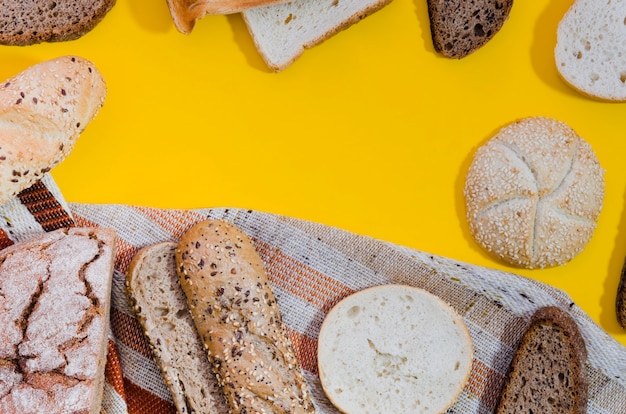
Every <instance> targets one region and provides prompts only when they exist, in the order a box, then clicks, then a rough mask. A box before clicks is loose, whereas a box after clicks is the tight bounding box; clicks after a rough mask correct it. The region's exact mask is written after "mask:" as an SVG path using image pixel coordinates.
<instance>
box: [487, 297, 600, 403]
mask: <svg viewBox="0 0 626 414" xmlns="http://www.w3.org/2000/svg"><path fill="white" fill-rule="evenodd" d="M586 359H587V349H586V347H585V341H584V340H583V337H582V336H581V334H580V332H579V330H578V326H577V325H576V322H575V321H574V320H573V319H572V317H571V316H570V315H569V314H568V313H567V312H565V311H564V310H562V309H560V308H558V307H554V306H548V307H544V308H540V309H539V310H537V311H536V312H535V314H534V315H533V317H532V319H531V322H530V324H529V326H528V328H527V329H526V332H525V333H524V335H523V337H522V339H521V341H520V344H519V345H518V349H517V351H516V353H515V355H514V357H513V361H512V362H511V365H510V367H509V371H508V373H507V376H506V379H505V384H504V388H503V390H502V393H501V395H500V400H499V402H498V407H497V409H496V414H517V413H519V414H527V413H567V414H584V413H586V412H587V411H586V409H587V397H588V395H587V394H588V385H587V383H588V379H587V372H586V368H585V361H586Z"/></svg>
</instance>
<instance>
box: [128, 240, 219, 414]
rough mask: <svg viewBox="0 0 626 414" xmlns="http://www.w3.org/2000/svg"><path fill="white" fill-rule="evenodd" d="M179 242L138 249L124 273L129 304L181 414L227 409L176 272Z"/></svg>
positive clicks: (213, 413)
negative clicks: (176, 255) (176, 254)
mask: <svg viewBox="0 0 626 414" xmlns="http://www.w3.org/2000/svg"><path fill="white" fill-rule="evenodd" d="M176 246H177V244H176V243H174V242H164V243H158V244H155V245H152V246H147V247H144V248H142V249H141V250H139V252H137V253H136V254H135V256H134V257H133V259H132V261H131V263H130V266H129V268H128V272H127V275H126V282H125V286H126V292H127V294H128V297H129V300H130V303H131V307H132V309H133V310H134V311H135V313H136V315H137V319H138V320H139V323H140V324H141V326H142V327H143V329H144V332H145V334H146V337H147V338H148V340H149V343H150V347H151V349H152V353H153V354H154V357H155V360H156V362H157V364H158V366H159V368H160V369H161V372H162V375H163V378H164V379H165V383H166V385H167V386H168V388H169V390H170V393H171V394H172V399H173V400H174V405H175V406H176V410H177V412H178V413H179V414H192V413H196V414H224V413H227V412H228V408H227V405H226V400H225V399H224V395H223V394H222V391H221V390H220V387H219V386H218V384H217V379H216V378H215V374H213V370H212V368H211V364H210V363H209V360H208V358H207V356H206V354H205V352H204V348H203V346H202V341H201V340H200V336H199V335H198V332H197V331H196V328H195V326H194V324H193V320H192V319H191V315H190V314H189V308H188V306H187V299H186V298H185V293H184V292H183V290H182V288H181V287H180V284H179V283H178V275H177V273H176V258H175V251H176Z"/></svg>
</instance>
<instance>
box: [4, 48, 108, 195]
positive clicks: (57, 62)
mask: <svg viewBox="0 0 626 414" xmlns="http://www.w3.org/2000/svg"><path fill="white" fill-rule="evenodd" d="M105 96H106V85H105V83H104V79H103V77H102V75H101V74H100V72H99V71H98V70H97V68H96V67H95V65H94V64H93V63H92V62H90V61H88V60H86V59H83V58H80V57H78V56H63V57H59V58H55V59H51V60H47V61H44V62H42V63H38V64H36V65H33V66H31V67H29V68H27V69H25V70H24V71H22V72H20V73H19V74H17V75H16V76H14V77H12V78H10V79H7V80H5V81H3V82H1V83H0V204H4V203H6V202H7V201H9V200H10V199H11V198H12V197H14V196H15V195H16V194H17V193H19V192H20V191H21V190H23V189H25V188H27V187H29V186H31V185H32V184H33V183H35V182H36V181H37V180H39V179H40V178H41V177H42V176H43V175H44V174H46V173H47V172H48V171H50V170H51V169H52V168H54V167H55V166H56V165H58V164H59V163H60V162H61V161H63V160H64V159H65V157H67V156H68V155H69V153H70V151H71V150H72V149H73V148H74V143H75V142H76V140H77V139H78V137H79V136H80V134H81V133H82V132H83V130H84V129H85V127H86V126H87V124H89V122H90V121H91V120H92V119H93V118H94V117H95V116H96V114H97V113H98V111H99V110H100V108H101V107H102V105H103V103H104V98H105Z"/></svg>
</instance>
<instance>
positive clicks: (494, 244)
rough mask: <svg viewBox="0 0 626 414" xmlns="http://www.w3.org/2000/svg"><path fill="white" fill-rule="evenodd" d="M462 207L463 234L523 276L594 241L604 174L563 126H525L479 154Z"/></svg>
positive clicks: (504, 133) (536, 121) (542, 122)
mask: <svg viewBox="0 0 626 414" xmlns="http://www.w3.org/2000/svg"><path fill="white" fill-rule="evenodd" d="M465 200H466V206H467V219H468V223H469V227H470V231H471V233H472V235H473V236H474V238H475V239H476V241H477V242H478V243H479V244H480V245H481V246H482V247H484V248H485V249H486V250H488V251H489V252H491V253H493V254H494V255H495V256H497V257H499V258H500V259H502V260H504V261H506V262H508V263H510V264H512V265H515V266H519V267H525V268H529V269H534V268H545V267H551V266H557V265H562V264H565V263H567V262H568V261H569V260H571V259H572V258H574V257H575V256H576V255H577V254H578V253H580V252H581V251H582V249H583V248H584V247H585V245H586V244H587V243H588V241H589V239H591V236H592V235H593V232H594V230H595V228H596V221H597V220H598V216H599V215H600V211H601V209H602V203H603V200H604V170H603V169H602V167H601V166H600V163H599V161H598V159H597V158H596V155H595V153H594V152H593V149H592V148H591V146H590V145H589V144H588V143H587V142H585V141H584V140H583V139H582V138H580V137H579V136H578V135H577V134H576V133H575V132H574V131H573V130H572V129H571V128H570V127H569V126H567V125H566V124H564V123H563V122H560V121H556V120H554V119H549V118H542V117H534V118H526V119H523V120H521V121H518V122H515V123H513V124H511V125H509V126H507V127H505V128H503V129H502V130H501V131H499V132H498V134H497V135H496V136H495V137H493V138H492V139H491V140H489V141H488V142H487V143H486V144H485V145H483V146H482V147H480V148H478V150H477V151H476V154H475V156H474V160H473V161H472V164H471V166H470V168H469V171H468V173H467V177H466V182H465Z"/></svg>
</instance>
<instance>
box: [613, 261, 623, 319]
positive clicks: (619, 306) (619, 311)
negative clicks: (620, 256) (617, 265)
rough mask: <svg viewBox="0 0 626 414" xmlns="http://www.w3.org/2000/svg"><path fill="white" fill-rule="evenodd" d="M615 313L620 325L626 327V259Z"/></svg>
mask: <svg viewBox="0 0 626 414" xmlns="http://www.w3.org/2000/svg"><path fill="white" fill-rule="evenodd" d="M615 313H616V316H617V321H618V322H619V324H620V326H621V327H622V328H624V329H626V261H624V265H623V266H622V272H621V275H620V280H619V285H618V287H617V298H616V300H615Z"/></svg>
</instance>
